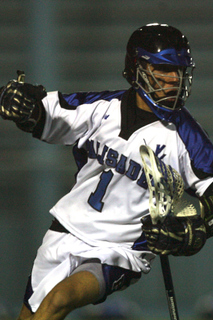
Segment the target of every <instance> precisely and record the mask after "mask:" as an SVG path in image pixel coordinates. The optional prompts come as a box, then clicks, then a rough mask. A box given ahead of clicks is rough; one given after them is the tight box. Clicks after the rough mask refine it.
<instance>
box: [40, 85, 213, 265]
mask: <svg viewBox="0 0 213 320" xmlns="http://www.w3.org/2000/svg"><path fill="white" fill-rule="evenodd" d="M133 96H134V97H135V92H134V90H133V89H130V90H123V91H105V92H98V93H97V92H87V93H86V92H78V93H73V94H66V95H65V94H60V93H59V92H50V93H48V95H47V97H45V98H44V99H43V104H44V108H45V112H46V115H45V123H44V128H43V131H42V134H41V136H40V137H39V138H40V139H41V140H43V141H46V142H48V143H53V144H63V145H74V148H73V150H74V156H75V159H76V163H77V166H78V172H77V175H76V183H75V185H74V187H73V188H72V189H71V191H70V192H69V193H68V194H66V195H65V196H64V197H63V198H62V199H60V200H59V201H58V202H57V203H56V205H55V206H54V207H53V208H52V209H51V210H50V213H51V214H52V215H53V216H54V217H56V218H57V219H58V220H59V222H60V223H61V224H62V225H63V226H64V227H65V228H66V229H67V230H69V231H70V232H71V233H72V234H74V235H75V236H76V237H77V238H79V239H82V240H83V241H84V242H86V243H88V244H89V245H91V246H101V247H102V248H104V247H105V248H114V249H115V250H119V248H122V249H124V251H122V252H123V255H125V254H127V253H128V252H130V251H131V252H133V255H132V257H133V259H134V252H136V251H137V252H138V253H137V256H138V254H139V253H140V254H141V255H142V254H144V252H146V251H148V249H147V247H146V241H144V240H145V239H144V238H143V236H142V229H141V227H142V225H141V217H142V216H143V215H146V214H148V213H149V190H148V187H147V183H146V178H145V174H144V170H143V166H142V161H141V157H140V153H139V148H140V146H141V145H148V146H149V147H151V148H152V150H153V151H154V152H155V154H156V155H157V156H158V157H159V158H160V159H162V160H163V161H164V162H165V163H166V164H169V165H171V166H172V167H173V168H174V169H176V170H177V171H178V172H179V173H180V175H181V176H182V178H183V181H184V185H185V189H187V190H190V191H192V192H193V193H194V194H195V195H196V196H197V197H199V196H201V195H202V194H203V193H204V191H205V190H206V189H207V188H208V186H209V185H210V184H211V183H212V182H213V178H212V175H213V146H212V144H211V142H210V140H209V139H208V137H207V135H206V134H205V133H204V131H203V130H202V128H201V127H200V126H199V124H198V123H197V122H196V121H195V120H194V119H193V118H192V116H191V115H190V114H189V112H188V111H187V110H186V108H183V109H182V110H180V111H177V112H174V114H173V116H171V119H170V120H171V121H169V122H168V121H162V120H160V119H158V118H157V117H156V116H155V115H154V114H152V113H149V112H146V111H143V110H140V109H138V108H137V107H136V106H135V102H134V101H133V100H134V99H133V98H132V97H133ZM138 117H140V119H141V122H140V121H138ZM143 118H144V119H143ZM147 119H148V120H147ZM35 136H36V134H35ZM116 248H117V249H116ZM121 266H122V265H121ZM131 268H132V269H133V270H135V271H139V269H140V268H138V265H134V263H133V266H132V267H131Z"/></svg>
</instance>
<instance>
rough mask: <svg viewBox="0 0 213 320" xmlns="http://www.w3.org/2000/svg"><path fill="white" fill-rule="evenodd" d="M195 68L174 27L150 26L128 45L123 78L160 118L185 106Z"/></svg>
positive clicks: (132, 37)
mask: <svg viewBox="0 0 213 320" xmlns="http://www.w3.org/2000/svg"><path fill="white" fill-rule="evenodd" d="M194 67H195V64H194V61H193V59H192V56H191V51H190V47H189V43H188V40H187V38H186V37H185V36H184V35H183V34H182V33H181V32H180V31H179V30H177V29H176V28H173V27H171V26H168V25H165V24H163V25H161V24H151V25H147V26H144V27H141V28H139V29H137V30H136V31H135V32H134V33H133V34H132V36H131V37H130V39H129V41H128V44H127V53H126V59H125V70H124V73H123V75H124V77H125V78H126V79H127V81H128V82H129V83H130V84H131V85H132V87H133V88H134V89H135V90H136V91H137V92H138V94H139V95H140V96H141V97H142V99H143V100H144V101H145V102H146V103H147V105H148V106H149V107H150V108H151V110H152V111H153V112H154V113H155V114H156V115H157V116H158V117H159V118H161V119H166V118H168V117H169V116H170V115H171V113H172V112H174V110H177V109H180V108H181V107H183V106H184V104H185V101H186V99H187V98H188V97H189V95H190V92H191V85H192V74H193V69H194Z"/></svg>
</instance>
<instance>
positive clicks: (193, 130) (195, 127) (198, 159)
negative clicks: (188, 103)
mask: <svg viewBox="0 0 213 320" xmlns="http://www.w3.org/2000/svg"><path fill="white" fill-rule="evenodd" d="M170 121H171V122H172V123H174V125H175V126H176V129H177V132H178V134H179V136H180V138H181V139H182V141H183V143H184V144H185V146H186V149H187V151H188V152H189V156H190V159H191V162H192V166H193V168H194V169H196V170H199V171H201V172H204V173H207V174H210V175H213V145H212V142H211V141H210V139H209V138H208V136H207V134H206V133H205V132H204V130H203V129H202V128H201V126H200V125H199V124H198V123H197V121H196V120H195V119H194V118H193V117H192V116H191V114H190V113H189V111H188V110H187V109H186V108H185V107H184V108H182V109H181V110H180V111H177V112H174V114H173V116H172V117H171V118H170Z"/></svg>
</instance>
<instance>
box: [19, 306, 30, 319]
mask: <svg viewBox="0 0 213 320" xmlns="http://www.w3.org/2000/svg"><path fill="white" fill-rule="evenodd" d="M30 316H32V312H31V311H30V310H29V309H28V308H27V307H26V306H25V305H24V304H23V306H22V308H21V311H20V314H19V317H18V319H17V320H25V319H29V317H30Z"/></svg>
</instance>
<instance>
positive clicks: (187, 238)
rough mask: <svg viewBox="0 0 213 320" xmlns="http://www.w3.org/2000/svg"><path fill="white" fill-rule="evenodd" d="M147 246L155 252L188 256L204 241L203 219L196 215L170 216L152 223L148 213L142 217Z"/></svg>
mask: <svg viewBox="0 0 213 320" xmlns="http://www.w3.org/2000/svg"><path fill="white" fill-rule="evenodd" d="M142 223H143V226H142V230H143V231H144V233H145V237H146V240H147V245H148V248H149V249H150V250H151V251H152V252H153V253H155V254H162V255H169V254H172V255H174V256H190V255H193V254H196V253H197V252H199V251H200V250H201V248H202V247H203V246H204V244H205V242H206V228H205V224H204V222H203V219H202V218H201V217H199V216H196V217H184V218H182V217H170V216H167V217H166V218H165V220H164V221H163V222H159V223H157V224H152V221H151V217H150V215H148V216H145V217H143V218H142Z"/></svg>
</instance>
